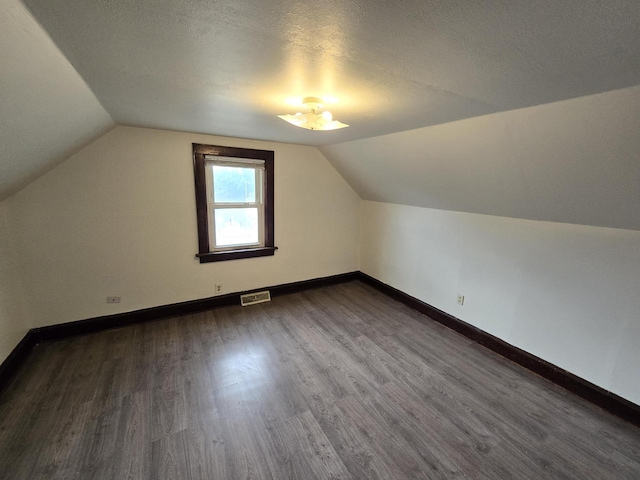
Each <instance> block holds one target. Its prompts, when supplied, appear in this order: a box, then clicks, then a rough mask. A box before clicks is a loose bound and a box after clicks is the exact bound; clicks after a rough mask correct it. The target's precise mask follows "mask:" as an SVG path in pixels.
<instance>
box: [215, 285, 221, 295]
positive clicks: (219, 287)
mask: <svg viewBox="0 0 640 480" xmlns="http://www.w3.org/2000/svg"><path fill="white" fill-rule="evenodd" d="M216 293H222V284H221V283H216Z"/></svg>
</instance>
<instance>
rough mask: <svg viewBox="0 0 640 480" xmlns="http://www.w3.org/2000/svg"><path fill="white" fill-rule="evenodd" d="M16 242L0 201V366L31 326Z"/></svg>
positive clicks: (5, 209)
mask: <svg viewBox="0 0 640 480" xmlns="http://www.w3.org/2000/svg"><path fill="white" fill-rule="evenodd" d="M15 240H16V239H15V237H14V232H13V230H12V229H11V222H10V218H9V210H8V208H7V205H6V202H0V363H2V362H3V361H4V360H5V359H6V358H7V356H8V355H9V354H10V353H11V351H12V350H13V349H14V348H15V347H16V345H17V344H18V342H20V340H22V338H23V337H24V336H25V334H26V333H27V331H28V330H29V327H30V326H29V324H28V321H27V316H26V315H25V311H24V307H25V305H24V303H23V300H24V292H23V290H22V288H23V284H22V275H21V267H20V258H19V256H18V253H17V245H16V241H15Z"/></svg>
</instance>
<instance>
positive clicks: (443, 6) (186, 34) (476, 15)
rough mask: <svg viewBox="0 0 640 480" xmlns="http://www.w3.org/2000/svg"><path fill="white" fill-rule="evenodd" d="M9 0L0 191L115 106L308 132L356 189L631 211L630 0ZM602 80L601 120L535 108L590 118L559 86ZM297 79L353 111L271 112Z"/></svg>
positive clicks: (559, 213) (525, 212)
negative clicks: (290, 117)
mask: <svg viewBox="0 0 640 480" xmlns="http://www.w3.org/2000/svg"><path fill="white" fill-rule="evenodd" d="M24 4H25V5H26V7H27V8H28V9H29V11H30V12H31V13H29V12H27V11H26V10H25V9H24V7H23V5H22V4H21V3H20V2H19V0H0V8H1V11H0V15H1V17H0V40H2V41H1V42H0V61H1V62H2V63H1V67H2V71H3V74H2V76H0V102H1V103H0V107H1V113H0V121H1V122H2V123H1V126H2V130H1V131H0V141H2V145H3V150H2V152H1V154H0V174H2V175H1V180H0V200H1V199H2V198H5V197H6V196H7V195H9V194H11V193H12V192H14V191H16V190H17V189H18V188H20V187H21V186H22V185H24V184H25V183H26V182H28V181H29V180H30V179H32V178H35V177H36V176H37V175H38V174H40V173H42V172H43V171H45V170H46V169H48V168H51V167H52V166H53V165H55V164H56V163H57V162H59V161H60V159H62V158H64V156H66V155H68V154H69V153H70V152H72V151H74V150H77V149H78V148H80V147H81V146H83V145H84V144H86V143H87V142H88V141H90V140H91V139H92V138H95V137H96V136H97V135H100V134H101V133H102V132H104V131H105V130H108V129H109V128H111V127H112V126H113V125H114V124H115V123H117V124H121V125H134V126H143V127H154V128H163V129H170V130H183V131H190V132H200V133H210V134H217V135H226V136H232V137H240V138H254V139H263V140H272V141H280V142H292V143H301V144H308V145H316V146H321V148H322V151H323V153H324V154H325V156H327V158H328V159H329V160H330V161H331V162H332V163H333V164H334V165H335V166H336V168H337V169H338V170H339V171H340V172H341V173H342V174H343V175H344V176H345V178H347V179H348V180H349V182H350V183H351V184H352V185H353V186H354V188H355V189H356V190H357V191H358V192H359V193H360V195H361V196H362V197H363V198H367V199H376V200H382V201H388V202H393V203H405V204H410V205H419V206H428V207H433V208H443V209H451V210H464V211H471V212H478V213H488V214H494V215H507V216H516V217H522V218H533V219H540V220H553V221H566V222H571V223H585V224H590V225H604V226H616V227H621V228H640V219H638V218H637V215H635V214H634V213H633V208H630V207H628V205H632V204H633V202H635V201H636V200H637V197H638V195H637V194H636V193H635V192H636V190H637V189H634V188H633V186H631V187H630V186H629V185H628V183H629V178H631V179H632V180H633V179H635V178H636V177H634V175H637V171H636V170H637V169H636V166H637V165H638V161H639V160H638V158H639V157H640V146H639V145H637V142H634V141H633V140H632V137H633V135H631V136H630V135H629V132H628V131H627V130H628V128H631V127H625V126H624V124H625V122H626V121H627V119H631V121H629V122H627V124H628V125H631V126H632V127H633V125H636V123H634V120H633V119H634V118H635V116H634V112H635V110H633V109H634V108H637V105H638V104H637V102H636V99H637V98H638V95H640V90H637V89H634V88H633V86H635V85H640V34H639V32H640V2H638V1H637V0H616V1H615V2H612V1H606V0H563V1H557V0H512V1H509V2H497V1H490V0H481V1H476V2H469V1H467V0H406V1H403V2H388V1H382V0H340V1H338V0H328V1H323V2H311V1H307V0H305V1H293V0H279V1H270V2H266V1H264V0H262V1H261V0H246V1H242V2H237V1H236V2H234V1H216V0H206V1H205V0H180V1H179V0H168V1H160V0H136V1H128V0H24ZM31 15H33V17H32V16H31ZM38 23H39V24H40V25H38ZM616 89H626V90H623V91H626V92H629V93H626V94H624V97H611V98H613V100H611V98H609V97H603V98H607V99H609V100H611V101H609V100H607V101H605V102H604V103H598V101H596V104H597V105H599V106H602V108H603V109H604V110H606V111H607V112H608V114H607V115H608V117H607V118H608V119H612V118H613V124H615V125H616V126H617V127H618V128H616V129H607V128H604V130H605V133H602V134H601V135H599V136H596V137H594V136H593V135H588V134H584V135H582V134H580V135H578V136H577V137H575V136H572V135H568V136H566V135H562V134H560V133H558V130H554V129H553V128H552V126H551V125H553V124H554V122H556V123H557V122H559V123H561V124H562V126H563V128H564V129H566V131H567V132H571V131H572V130H573V131H582V130H584V129H586V130H585V131H586V132H593V128H595V129H596V130H597V131H599V127H598V124H597V123H596V124H593V123H591V124H589V122H587V123H586V124H585V123H584V122H585V119H584V118H582V117H580V115H581V113H580V112H583V113H584V114H587V115H594V114H597V113H598V111H597V109H594V108H586V109H582V108H581V107H580V106H579V104H575V105H574V104H572V103H571V102H568V103H567V102H563V100H567V99H572V98H576V97H584V96H586V95H592V94H598V93H600V92H609V91H612V90H616ZM308 95H313V96H321V97H325V98H327V99H328V100H331V99H333V100H334V103H331V104H330V108H331V110H332V112H333V113H334V117H335V118H337V119H339V120H341V121H343V122H345V123H348V124H350V125H351V127H349V128H347V129H343V130H338V131H331V132H310V131H306V130H302V129H298V128H295V127H292V126H290V125H288V124H286V123H284V122H283V121H282V120H280V119H278V118H277V117H276V115H277V114H281V113H292V112H295V111H297V110H298V109H299V107H298V106H297V105H296V104H295V103H296V99H297V100H299V99H300V98H302V97H304V96H308ZM597 97H598V96H597ZM598 98H600V97H598ZM576 101H579V100H576ZM552 102H559V103H553V105H557V108H556V107H554V108H556V109H555V110H553V109H552V110H550V111H551V112H552V113H553V112H555V113H553V114H552V115H551V114H549V112H550V111H549V110H545V109H544V108H543V107H534V106H537V105H543V104H551V103H552ZM585 102H587V104H589V105H592V104H593V101H589V100H585ZM625 102H626V103H625ZM571 105H573V106H571ZM576 105H578V106H576ZM607 106H609V107H610V108H609V109H607V108H606V107H607ZM526 107H534V110H530V109H528V108H526ZM618 107H620V108H618ZM523 108H524V110H522V111H523V112H525V113H521V114H517V113H516V114H515V116H512V115H511V114H510V113H509V111H511V110H515V109H523ZM535 108H542V110H539V111H538V110H535ZM566 108H569V110H571V109H572V108H573V110H571V112H573V113H567V112H566V111H565V109H566ZM497 112H507V113H497ZM532 112H535V113H532ZM540 112H543V113H544V112H546V113H544V114H542V113H540ZM496 115H498V116H496ZM549 115H551V116H549ZM475 117H479V118H475ZM512 122H515V125H516V127H514V128H511V124H512ZM530 122H533V123H535V122H539V124H536V125H534V126H531V125H530ZM581 122H582V123H581ZM443 124H445V125H443ZM609 124H611V122H609ZM585 125H586V126H585ZM589 125H591V126H589ZM603 125H605V126H606V125H608V124H606V123H605V124H603ZM426 127H428V128H426ZM590 128H591V130H590ZM634 128H635V127H634ZM414 129H417V130H414ZM621 129H622V130H621ZM408 131H410V132H408ZM621 131H622V135H623V137H624V147H620V146H619V145H620V144H621V142H622V141H621V140H620V138H619V137H618V133H619V132H621ZM412 132H413V133H412ZM505 132H507V133H506V134H505ZM508 132H511V133H508ZM505 135H506V137H505ZM545 135H547V136H549V141H548V143H546V142H547V138H546V137H545ZM561 137H562V138H561ZM505 138H506V139H505ZM600 140H601V141H608V142H613V143H614V145H618V147H614V148H611V149H609V150H606V151H605V150H603V149H601V148H600V147H598V145H600V143H598V142H599V141H600ZM571 142H586V143H571ZM505 145H507V146H506V147H505ZM522 145H525V146H526V148H527V149H529V151H528V153H527V154H523V153H522V150H521V148H522ZM590 146H594V148H591V147H590ZM596 147H598V148H596ZM599 148H600V149H599ZM476 149H480V150H482V151H483V155H484V157H483V158H485V159H486V161H485V162H484V163H482V164H479V163H478V161H477V156H476V155H475V150H476ZM531 149H535V150H536V152H537V153H531ZM418 152H422V153H418ZM425 152H427V153H425ZM594 152H595V153H594ZM598 152H600V153H602V154H603V155H598V154H597V153H598ZM616 154H619V155H622V157H621V158H618V157H615V155H616ZM405 157H406V158H405ZM491 159H493V160H491ZM611 165H613V166H612V167H611V169H616V173H615V174H612V173H611V171H609V172H607V166H611ZM547 167H548V168H547ZM527 169H528V170H527ZM572 169H574V170H572ZM575 169H577V170H575ZM572 171H578V172H582V174H578V175H573V174H572V173H571V172H572ZM471 172H473V175H475V178H476V180H477V179H480V181H473V178H471V177H469V175H470V173H471ZM518 172H520V173H518ZM585 172H587V173H585ZM598 172H600V173H602V172H605V173H606V175H604V177H602V178H604V180H602V179H601V180H594V179H596V178H597V176H598V174H599V173H598ZM625 172H627V174H628V175H627V177H625ZM527 175H530V176H527ZM463 179H465V180H464V181H462V180H463ZM380 180H386V182H382V181H380ZM588 184H595V185H596V187H595V188H596V189H597V194H596V195H595V198H600V199H602V198H604V199H605V200H604V203H602V202H600V203H597V202H594V201H593V198H591V200H589V195H588V191H589V189H588V188H587V186H585V185H588ZM516 190H520V192H519V193H517V194H516V193H514V192H515V191H516ZM525 190H526V192H527V193H526V195H525V194H524V193H523V192H524V191H525ZM613 190H615V193H610V194H607V193H606V192H607V191H609V192H611V191H613ZM572 194H575V195H574V196H573V197H571V195H572ZM569 197H571V198H572V200H571V199H569V200H567V198H569ZM614 197H615V198H614ZM585 198H586V199H587V200H588V201H586V202H582V199H585ZM612 198H613V199H614V200H612ZM554 199H556V200H558V201H556V202H554ZM560 201H565V203H564V204H561V203H560ZM566 201H568V202H569V203H568V204H567V203H566ZM563 205H564V206H563ZM621 205H622V206H624V207H621ZM594 209H595V210H594ZM607 218H608V220H607Z"/></svg>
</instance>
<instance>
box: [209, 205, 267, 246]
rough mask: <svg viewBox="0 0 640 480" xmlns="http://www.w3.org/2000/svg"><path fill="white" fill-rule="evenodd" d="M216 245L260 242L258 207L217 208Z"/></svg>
mask: <svg viewBox="0 0 640 480" xmlns="http://www.w3.org/2000/svg"><path fill="white" fill-rule="evenodd" d="M215 222H216V225H215V228H216V247H228V246H231V245H246V244H251V243H258V238H259V237H258V209H257V208H216V210H215Z"/></svg>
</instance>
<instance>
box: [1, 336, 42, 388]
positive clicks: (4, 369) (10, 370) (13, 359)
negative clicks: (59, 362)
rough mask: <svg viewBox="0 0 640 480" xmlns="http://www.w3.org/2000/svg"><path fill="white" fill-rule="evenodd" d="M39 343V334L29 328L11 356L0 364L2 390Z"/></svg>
mask: <svg viewBox="0 0 640 480" xmlns="http://www.w3.org/2000/svg"><path fill="white" fill-rule="evenodd" d="M37 344H38V336H37V335H36V334H35V333H34V332H33V330H29V331H28V332H27V334H26V335H25V336H24V337H23V338H22V340H20V343H18V345H16V348H14V349H13V350H12V351H11V353H10V354H9V356H8V357H7V358H6V359H5V360H4V362H2V364H1V365H0V391H2V388H3V387H4V386H5V385H8V384H9V382H10V381H11V379H12V378H13V377H14V375H15V374H16V373H17V372H18V370H20V367H21V366H22V364H23V363H24V361H25V360H26V359H27V357H28V356H29V353H31V350H32V349H33V347H35V346H36V345H37Z"/></svg>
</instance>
